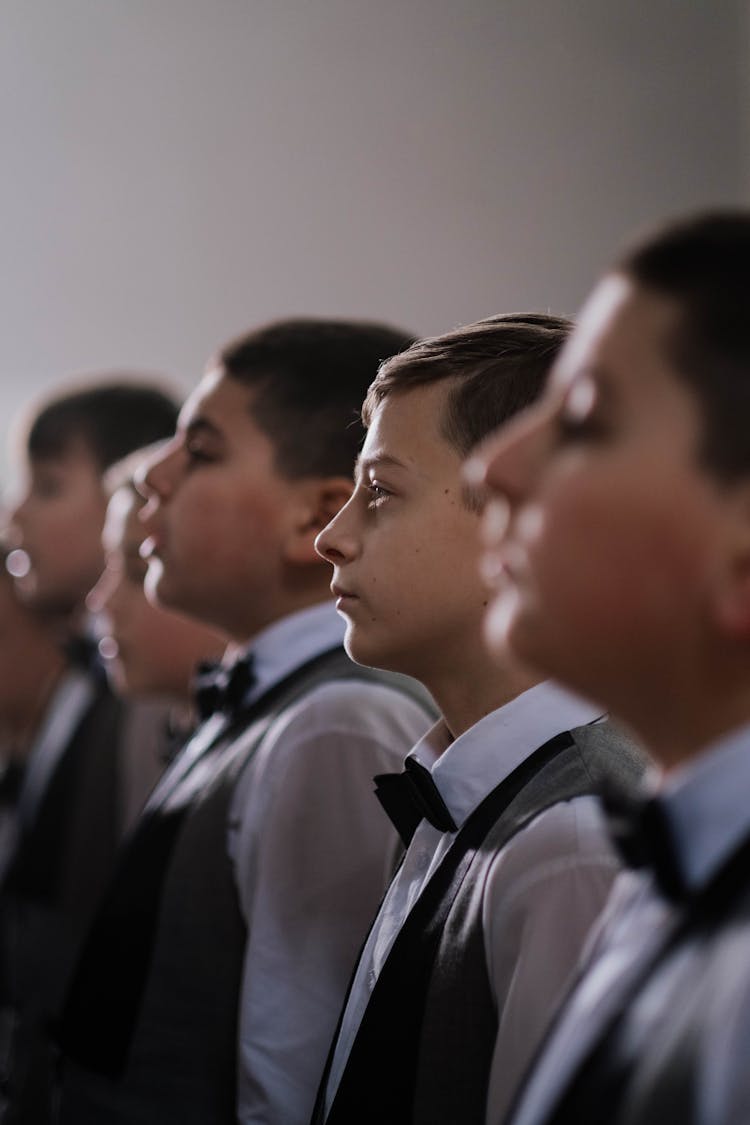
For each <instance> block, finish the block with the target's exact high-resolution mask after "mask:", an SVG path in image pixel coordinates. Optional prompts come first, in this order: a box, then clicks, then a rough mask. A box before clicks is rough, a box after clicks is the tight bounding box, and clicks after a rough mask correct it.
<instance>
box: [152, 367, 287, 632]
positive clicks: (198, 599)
mask: <svg viewBox="0 0 750 1125" xmlns="http://www.w3.org/2000/svg"><path fill="white" fill-rule="evenodd" d="M251 396H252V392H251V391H250V390H249V389H248V388H246V387H244V386H243V385H242V384H241V383H238V382H237V381H235V380H233V379H229V378H227V377H226V376H224V375H223V374H222V372H221V371H214V372H211V373H209V374H208V375H206V376H205V377H204V379H203V380H202V381H201V383H200V384H199V385H198V387H197V389H196V390H195V391H194V392H193V394H192V395H191V396H190V397H189V399H188V400H187V402H186V403H185V406H184V407H183V410H182V412H181V414H180V420H179V424H178V428H177V433H176V435H175V438H174V440H173V441H172V442H170V444H169V445H167V446H166V448H165V449H164V451H163V452H162V453H161V454H160V455H159V456H158V457H157V459H156V460H154V461H152V462H151V464H150V467H149V469H148V472H147V473H146V477H145V482H144V491H146V492H147V494H148V495H149V498H150V501H149V504H148V507H147V510H146V513H145V533H146V535H147V539H146V542H145V544H144V551H145V553H146V555H147V557H148V563H149V569H148V577H147V582H146V589H147V592H148V593H149V596H151V597H153V598H155V599H157V600H158V601H159V603H160V604H161V605H163V606H165V607H169V608H171V609H178V610H181V611H183V612H185V613H187V614H190V615H191V616H193V617H196V618H198V619H200V620H202V621H204V622H207V623H209V624H211V625H213V626H215V627H216V628H218V629H221V630H222V631H224V632H226V633H227V634H228V635H230V636H231V637H233V638H234V639H235V640H244V639H246V638H248V637H250V636H252V635H253V634H254V633H255V632H257V630H258V629H260V628H262V627H263V626H264V625H266V624H268V623H269V622H270V621H273V620H275V619H276V617H277V616H279V612H280V611H279V604H280V603H281V600H282V599H281V595H282V588H283V584H284V579H285V544H286V540H287V533H288V531H289V527H290V521H292V520H293V518H294V512H295V502H296V500H297V497H298V495H299V493H300V489H301V486H300V484H299V483H298V482H294V481H287V480H286V479H285V478H284V477H282V476H281V475H280V474H279V473H278V472H277V470H276V468H275V465H274V447H273V444H272V442H271V440H270V439H269V438H268V437H267V436H266V435H265V434H264V433H263V431H262V430H261V429H260V428H259V427H258V426H257V425H256V424H255V422H254V420H253V417H252V414H251V412H250V407H251Z"/></svg>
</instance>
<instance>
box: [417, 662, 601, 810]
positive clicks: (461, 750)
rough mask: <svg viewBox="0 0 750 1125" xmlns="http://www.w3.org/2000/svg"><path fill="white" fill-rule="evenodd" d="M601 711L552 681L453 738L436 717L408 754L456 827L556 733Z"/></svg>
mask: <svg viewBox="0 0 750 1125" xmlns="http://www.w3.org/2000/svg"><path fill="white" fill-rule="evenodd" d="M602 717H603V716H602V710H601V707H598V706H596V705H595V704H593V703H590V702H589V701H588V700H584V699H581V698H580V697H579V696H575V695H573V694H571V693H570V692H568V691H566V690H565V689H563V688H561V687H559V686H558V685H557V684H554V683H552V682H550V681H546V682H545V683H541V684H536V685H535V687H532V688H529V689H528V690H527V691H524V692H522V693H521V695H518V696H516V698H515V699H512V700H511V701H510V702H509V703H506V704H505V705H504V706H503V707H499V708H498V709H497V710H496V711H491V712H490V714H489V715H485V716H484V718H482V719H480V720H479V722H478V723H475V724H474V726H473V727H470V728H469V730H467V731H465V733H464V734H462V735H461V736H460V737H459V738H457V739H455V741H453V740H452V737H451V734H450V731H449V730H448V728H447V726H446V725H445V722H444V721H443V720H442V719H440V720H438V722H437V723H436V724H435V725H434V726H433V727H432V728H431V729H430V730H428V731H427V733H426V734H425V735H424V736H423V738H421V739H420V741H419V742H418V743H417V745H416V746H415V747H414V749H413V750H412V752H411V753H412V755H413V756H414V757H416V758H417V759H418V761H420V762H421V763H422V765H424V766H427V768H428V769H430V770H431V772H432V777H433V780H434V782H435V784H436V785H437V787H438V789H439V791H440V795H441V797H442V798H443V800H444V801H445V803H446V805H447V806H448V810H449V812H450V814H451V816H452V817H453V819H454V821H455V822H456V824H457V825H458V826H459V828H460V827H461V825H462V824H463V823H464V821H465V820H466V818H467V817H468V816H469V815H470V814H471V813H472V812H473V811H474V809H475V808H476V807H477V806H478V805H479V804H480V803H481V802H482V801H483V800H484V798H485V797H486V796H487V795H488V794H489V793H491V792H492V790H493V789H495V788H496V786H498V785H499V784H500V782H501V781H504V780H505V778H506V777H508V776H509V775H510V774H511V773H512V772H513V770H514V769H516V767H517V766H519V765H521V763H522V762H524V761H525V760H526V759H527V758H529V757H530V756H531V755H532V754H533V753H534V751H535V750H538V749H539V747H540V746H543V745H544V744H545V742H548V741H549V740H550V739H551V738H553V737H554V736H555V735H556V734H560V733H561V732H563V731H566V730H571V729H573V728H574V727H580V726H585V725H586V724H587V723H591V722H594V721H595V720H596V719H599V718H602Z"/></svg>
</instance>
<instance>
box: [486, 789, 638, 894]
mask: <svg viewBox="0 0 750 1125" xmlns="http://www.w3.org/2000/svg"><path fill="white" fill-rule="evenodd" d="M619 868H620V862H619V859H618V857H617V855H616V854H615V851H614V848H613V846H612V843H611V841H610V839H609V835H608V832H607V828H606V825H605V822H604V817H603V814H602V812H601V809H600V806H599V802H598V800H597V798H596V797H592V796H581V797H574V798H573V799H572V800H568V801H560V802H558V803H557V804H554V805H552V806H550V807H549V808H548V809H545V810H544V812H541V813H540V814H539V815H538V816H536V817H535V818H534V819H533V820H532V821H531V822H530V823H529V824H527V825H526V826H525V827H524V828H521V829H520V831H519V832H517V833H516V835H515V836H513V837H512V839H511V840H509V841H508V843H507V844H506V845H505V846H504V847H502V848H500V849H499V850H498V852H497V853H496V854H495V855H494V857H493V858H492V860H491V863H490V865H489V867H488V872H487V880H486V888H487V891H488V893H489V894H491V895H492V896H493V897H502V898H503V899H504V900H506V902H507V901H508V900H510V899H517V898H520V897H523V896H525V895H527V894H529V893H535V892H536V891H537V890H539V889H540V888H541V887H544V886H547V887H550V888H553V889H557V888H560V889H562V888H563V887H564V886H565V885H570V883H571V881H575V882H577V881H580V880H581V879H583V880H588V879H593V880H594V881H595V882H596V883H597V884H598V883H599V882H601V881H602V880H604V881H605V882H606V884H607V885H609V883H610V882H611V880H612V879H613V878H614V876H615V875H616V873H617V871H618V870H619Z"/></svg>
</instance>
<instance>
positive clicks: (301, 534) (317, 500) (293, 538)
mask: <svg viewBox="0 0 750 1125" xmlns="http://www.w3.org/2000/svg"><path fill="white" fill-rule="evenodd" d="M301 486H302V487H301V490H300V504H299V506H298V508H297V511H296V513H295V520H294V524H293V527H292V528H291V530H290V534H289V536H288V538H287V543H286V547H285V551H284V556H285V558H286V561H287V562H292V563H295V564H297V565H300V564H302V565H305V564H307V563H315V564H316V565H318V564H319V563H320V561H321V560H320V556H319V555H318V553H317V551H316V550H315V540H316V538H317V536H318V533H319V532H321V531H322V530H323V528H324V527H327V526H328V524H329V523H330V522H331V520H332V519H333V517H334V516H335V515H336V514H337V512H339V511H340V510H341V508H343V507H344V504H346V503H347V501H348V500H349V497H350V496H351V494H352V492H353V491H354V483H353V481H351V480H350V479H349V478H348V477H322V478H315V479H311V480H305V481H302V482H301Z"/></svg>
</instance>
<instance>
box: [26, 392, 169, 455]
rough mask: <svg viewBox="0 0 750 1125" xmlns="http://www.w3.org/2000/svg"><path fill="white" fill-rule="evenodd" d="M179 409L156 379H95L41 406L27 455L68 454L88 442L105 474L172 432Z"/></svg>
mask: <svg viewBox="0 0 750 1125" xmlns="http://www.w3.org/2000/svg"><path fill="white" fill-rule="evenodd" d="M178 412H179V405H178V403H177V400H176V399H175V398H174V397H173V396H172V395H171V394H170V393H169V392H168V391H167V390H166V389H164V388H163V387H161V386H160V385H159V384H157V383H150V382H144V381H142V380H135V379H133V380H132V381H130V380H128V379H127V376H125V377H122V378H119V377H118V378H116V379H111V380H107V381H104V380H102V381H97V382H96V383H93V382H92V383H89V384H87V385H85V386H81V387H80V388H79V389H77V390H72V391H70V392H68V393H66V394H61V395H57V396H55V397H54V398H51V399H48V400H47V401H46V402H45V403H44V404H43V405H42V407H41V409H39V411H38V412H37V413H36V415H35V417H34V418H33V420H32V422H31V424H30V426H29V429H28V433H27V437H26V448H27V452H28V456H29V458H30V459H31V460H32V461H41V460H47V459H50V458H59V457H65V456H66V455H67V454H68V453H70V451H71V450H72V449H73V448H75V447H76V446H83V448H84V449H85V450H86V451H87V452H88V453H90V454H91V456H92V457H93V458H94V461H95V462H96V464H97V466H98V468H99V471H100V473H104V471H105V470H106V469H108V468H109V466H110V465H113V464H114V463H115V461H119V460H120V459H121V458H123V457H125V456H126V455H127V454H128V453H131V452H132V451H133V450H135V449H139V448H141V447H142V446H145V445H150V444H152V443H153V442H155V441H159V440H161V439H164V438H168V437H171V436H172V434H174V431H175V426H176V424H177V415H178Z"/></svg>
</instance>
